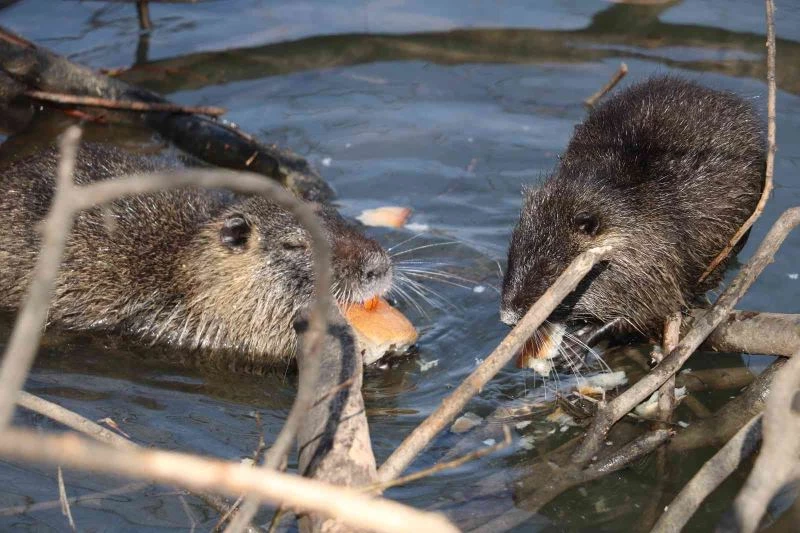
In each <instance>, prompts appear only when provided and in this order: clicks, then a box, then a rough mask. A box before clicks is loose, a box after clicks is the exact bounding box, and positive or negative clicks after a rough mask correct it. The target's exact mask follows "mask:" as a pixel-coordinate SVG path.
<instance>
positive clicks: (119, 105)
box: [25, 91, 226, 117]
mask: <svg viewBox="0 0 800 533" xmlns="http://www.w3.org/2000/svg"><path fill="white" fill-rule="evenodd" d="M25 96H27V97H28V98H31V99H33V100H41V101H44V102H54V103H56V104H68V105H77V106H85V107H102V108H104V109H118V110H122V111H139V112H155V113H164V112H166V113H184V114H197V115H207V116H210V117H218V116H220V115H223V114H225V112H226V111H225V109H223V108H221V107H214V106H196V107H195V106H182V105H177V104H173V103H162V102H137V101H135V100H112V99H110V98H99V97H96V96H78V95H74V94H63V93H53V92H48V91H27V92H26V93H25Z"/></svg>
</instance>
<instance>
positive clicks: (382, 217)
mask: <svg viewBox="0 0 800 533" xmlns="http://www.w3.org/2000/svg"><path fill="white" fill-rule="evenodd" d="M409 216H411V209H410V208H408V207H399V206H385V207H378V208H376V209H366V210H364V211H362V212H361V214H360V215H359V216H358V217H357V218H358V220H360V221H361V222H362V223H363V224H365V225H367V226H377V227H385V228H402V227H403V226H404V225H405V223H406V221H407V220H408V217H409Z"/></svg>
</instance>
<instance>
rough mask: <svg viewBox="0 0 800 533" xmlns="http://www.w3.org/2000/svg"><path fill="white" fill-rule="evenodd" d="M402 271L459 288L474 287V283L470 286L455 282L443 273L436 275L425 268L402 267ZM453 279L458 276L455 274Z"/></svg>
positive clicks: (468, 288)
mask: <svg viewBox="0 0 800 533" xmlns="http://www.w3.org/2000/svg"><path fill="white" fill-rule="evenodd" d="M402 272H403V273H404V274H406V275H408V276H414V277H418V278H422V279H427V280H431V281H435V282H438V283H446V284H447V285H452V286H454V287H458V288H460V289H467V290H472V288H473V287H474V285H473V287H470V286H469V285H464V284H462V283H457V282H455V281H451V280H450V278H449V277H446V276H445V275H441V274H440V275H437V273H435V272H430V271H427V270H414V269H403V270H402ZM455 279H458V277H457V276H456V277H455Z"/></svg>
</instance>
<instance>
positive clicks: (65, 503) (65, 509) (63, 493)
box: [58, 466, 77, 531]
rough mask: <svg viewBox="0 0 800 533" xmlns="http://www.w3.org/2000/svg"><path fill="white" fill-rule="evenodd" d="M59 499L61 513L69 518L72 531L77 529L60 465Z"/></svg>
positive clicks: (68, 521)
mask: <svg viewBox="0 0 800 533" xmlns="http://www.w3.org/2000/svg"><path fill="white" fill-rule="evenodd" d="M58 501H59V502H60V503H61V513H62V514H63V515H64V516H65V517H66V518H67V523H68V524H69V528H70V529H71V530H72V531H77V528H76V527H75V520H73V519H72V509H70V507H69V498H67V488H66V487H65V486H64V472H62V471H61V467H60V466H59V467H58Z"/></svg>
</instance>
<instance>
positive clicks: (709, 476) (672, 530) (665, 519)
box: [651, 415, 761, 533]
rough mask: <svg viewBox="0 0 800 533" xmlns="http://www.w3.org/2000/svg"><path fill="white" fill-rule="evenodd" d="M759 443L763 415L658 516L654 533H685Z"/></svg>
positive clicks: (699, 471) (697, 475)
mask: <svg viewBox="0 0 800 533" xmlns="http://www.w3.org/2000/svg"><path fill="white" fill-rule="evenodd" d="M760 441H761V415H756V416H755V417H753V418H752V419H750V422H748V423H747V424H745V425H744V427H742V429H740V430H739V431H738V432H737V433H736V435H734V436H733V438H732V439H731V440H729V441H728V443H727V444H726V445H725V446H723V447H722V448H721V449H720V450H719V451H718V452H717V453H716V454H714V457H712V458H711V459H709V460H708V461H706V463H705V464H704V465H703V466H702V468H700V470H698V471H697V473H696V474H695V475H694V477H693V478H692V479H691V481H689V483H687V484H686V485H685V486H684V487H683V488H682V489H681V491H680V493H678V495H677V496H676V497H675V499H674V500H672V503H670V504H669V506H668V507H667V508H666V510H665V511H664V513H663V514H662V515H661V516H660V517H659V519H658V521H657V522H656V523H655V525H654V526H653V529H652V531H651V533H679V532H680V531H682V530H683V527H684V526H685V525H686V523H687V522H688V521H689V519H690V518H691V517H692V515H694V513H695V512H696V511H697V509H698V508H699V507H700V504H701V503H703V500H705V499H706V498H707V497H708V495H709V494H711V493H712V492H713V491H714V490H715V489H716V488H717V487H719V485H720V484H721V483H722V482H723V481H725V480H726V479H727V478H728V476H730V475H731V474H732V473H733V472H734V471H735V470H736V469H737V468H738V467H739V465H740V464H741V463H742V461H744V460H745V459H747V458H748V457H749V456H750V454H752V453H753V452H754V451H755V449H756V447H757V446H758V443H759V442H760Z"/></svg>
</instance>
